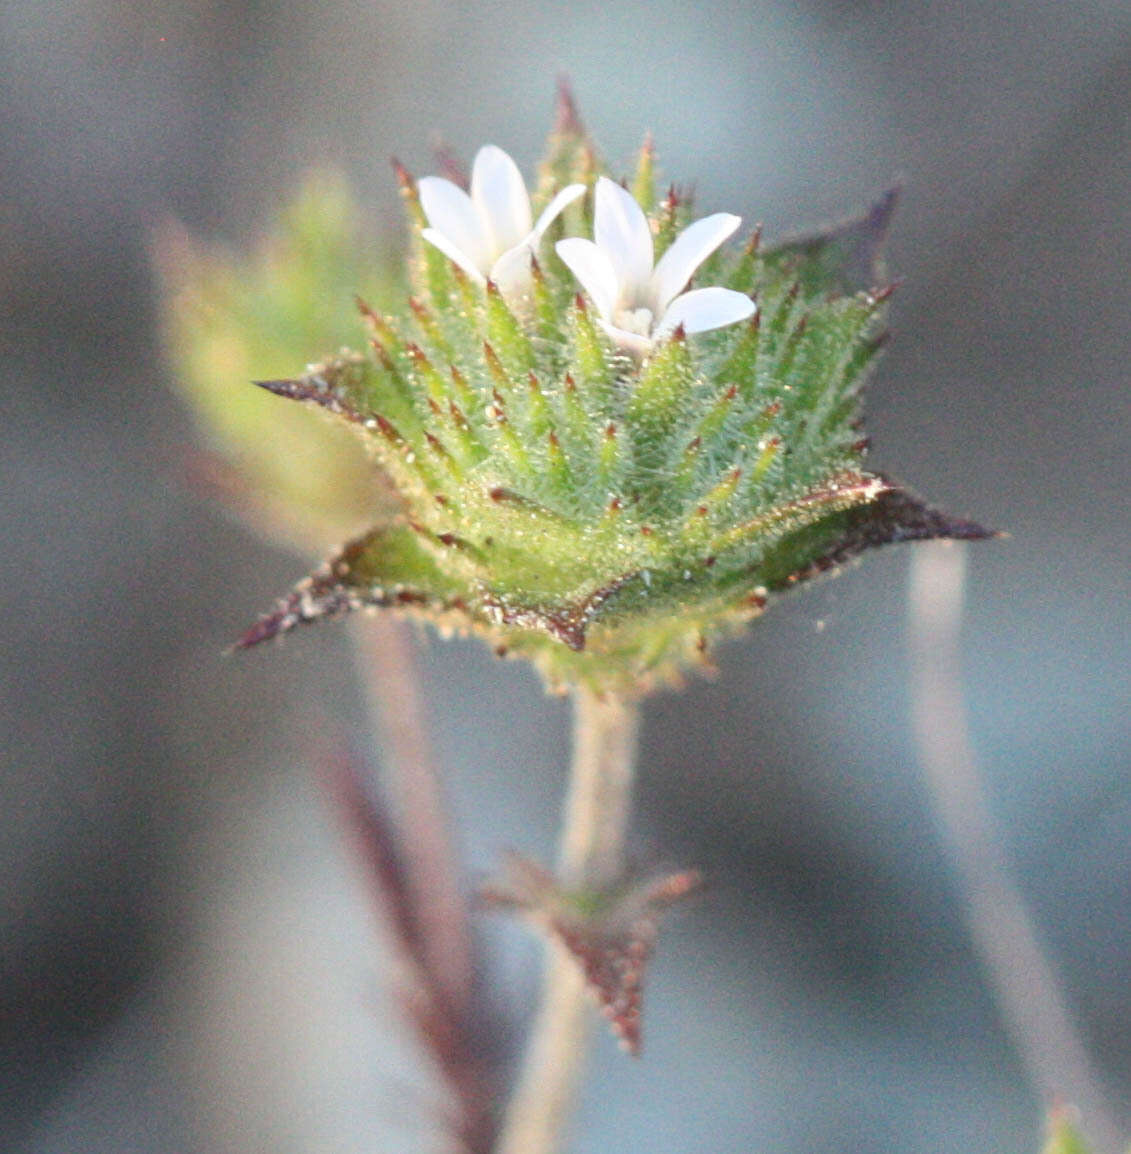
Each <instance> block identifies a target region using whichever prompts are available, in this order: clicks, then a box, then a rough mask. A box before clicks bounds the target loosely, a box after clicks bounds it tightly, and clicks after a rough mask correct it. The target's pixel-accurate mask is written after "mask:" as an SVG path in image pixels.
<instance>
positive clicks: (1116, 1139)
mask: <svg viewBox="0 0 1131 1154" xmlns="http://www.w3.org/2000/svg"><path fill="white" fill-rule="evenodd" d="M965 575H966V550H965V547H964V546H962V545H960V544H958V543H956V542H950V541H946V542H941V543H927V544H923V545H919V546H917V547H916V548H915V550H914V556H913V561H912V571H911V596H910V613H911V622H910V624H911V649H912V654H911V656H912V697H913V710H914V718H915V732H916V738H917V742H918V747H919V759H920V761H921V762H922V765H923V768H924V771H925V773H926V778H927V785H928V787H929V789H930V793H931V800H932V803H933V805H934V809H935V815H936V818H937V820H938V823H939V826H940V827H941V831H942V833H943V836H944V838H945V839H946V841H947V842H948V843H949V848H950V851H951V854H952V855H953V858H954V862H955V865H956V867H957V870H958V876H959V884H960V887H961V891H962V896H963V899H964V901H965V905H966V917H967V921H968V924H969V927H970V933H971V936H972V938H973V940H974V944H975V947H976V948H977V950H978V953H979V954H981V956H982V962H983V964H984V965H985V967H986V969H987V971H988V973H989V977H990V983H991V985H992V987H993V990H994V993H995V994H996V997H997V1004H998V1010H999V1012H1000V1013H1001V1016H1002V1019H1003V1021H1004V1023H1005V1026H1006V1029H1007V1030H1008V1031H1009V1033H1010V1035H1011V1036H1012V1038H1013V1042H1014V1045H1015V1046H1016V1047H1017V1052H1018V1054H1019V1056H1020V1058H1021V1060H1022V1062H1023V1063H1024V1065H1025V1068H1026V1070H1027V1071H1028V1074H1029V1078H1030V1080H1031V1081H1032V1083H1033V1086H1034V1088H1035V1089H1036V1091H1037V1092H1038V1094H1039V1095H1040V1096H1041V1098H1042V1099H1043V1100H1044V1102H1045V1103H1046V1104H1049V1103H1052V1102H1054V1101H1056V1100H1058V1099H1066V1100H1067V1101H1069V1102H1071V1103H1073V1104H1074V1105H1075V1106H1077V1107H1079V1109H1080V1111H1081V1114H1082V1116H1083V1118H1084V1126H1085V1128H1086V1130H1087V1131H1088V1133H1089V1136H1090V1138H1091V1141H1092V1143H1093V1145H1094V1148H1095V1149H1096V1151H1097V1154H1115V1152H1116V1151H1118V1150H1120V1149H1122V1148H1123V1146H1122V1139H1121V1136H1120V1135H1121V1131H1120V1127H1119V1125H1118V1124H1117V1122H1116V1120H1115V1118H1114V1117H1113V1116H1112V1114H1111V1112H1110V1110H1109V1108H1108V1105H1107V1100H1106V1094H1105V1093H1104V1092H1103V1090H1102V1089H1101V1087H1100V1082H1099V1078H1098V1076H1097V1074H1096V1071H1095V1069H1094V1068H1093V1066H1092V1062H1091V1060H1090V1058H1089V1056H1088V1052H1087V1049H1086V1047H1085V1046H1084V1043H1083V1040H1082V1038H1081V1037H1080V1034H1079V1032H1078V1030H1077V1029H1076V1025H1075V1023H1074V1021H1073V1019H1072V1013H1071V1011H1070V1010H1069V1007H1068V1001H1067V999H1066V997H1065V995H1064V991H1063V989H1062V987H1061V985H1060V982H1059V981H1058V979H1057V975H1056V972H1055V970H1054V969H1053V966H1052V964H1051V963H1050V962H1049V960H1048V958H1047V957H1046V956H1045V953H1044V951H1043V950H1042V948H1041V944H1040V939H1039V936H1038V934H1037V930H1036V927H1035V926H1034V924H1033V918H1032V916H1031V914H1030V913H1029V909H1028V907H1027V905H1026V903H1025V899H1024V897H1023V896H1022V894H1021V891H1020V890H1019V889H1018V888H1017V884H1016V882H1015V881H1014V880H1013V877H1012V874H1011V871H1010V868H1009V865H1008V863H1007V861H1006V858H1005V854H1004V853H1003V851H1002V849H1001V845H1000V839H999V837H998V834H997V830H996V828H995V826H994V821H993V818H992V816H991V814H990V808H989V806H988V805H987V803H986V795H985V789H984V787H983V784H982V777H981V773H980V771H979V768H978V762H977V757H976V755H975V752H974V748H973V743H972V741H971V738H970V733H969V729H968V726H967V723H966V703H965V701H964V699H963V692H962V672H961V659H960V651H959V627H960V624H961V618H962V600H963V588H964V584H965Z"/></svg>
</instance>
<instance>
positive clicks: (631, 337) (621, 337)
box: [597, 320, 655, 357]
mask: <svg viewBox="0 0 1131 1154" xmlns="http://www.w3.org/2000/svg"><path fill="white" fill-rule="evenodd" d="M597 323H598V324H599V325H600V326H601V328H603V329H604V330H605V332H606V333H607V334H608V336H609V337H610V338H611V339H612V341H613V343H614V344H615V345H616V346H617V347H618V348H622V349H625V350H626V351H627V352H630V353H632V354H633V355H634V356H638V357H646V356H647V355H648V354H649V353H650V352H651V351H652V346H653V344H654V343H655V342H654V341H653V339H652V338H651V337H646V336H644V335H643V334H641V333H630V332H629V331H628V329H618V328H617V326H616V325H610V324H609V323H608V322H607V321H601V320H599V321H598V322H597Z"/></svg>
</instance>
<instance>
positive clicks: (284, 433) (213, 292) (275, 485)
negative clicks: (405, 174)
mask: <svg viewBox="0 0 1131 1154" xmlns="http://www.w3.org/2000/svg"><path fill="white" fill-rule="evenodd" d="M154 253H155V258H156V261H155V263H156V265H157V269H158V272H159V274H160V277H161V281H162V288H163V301H164V313H163V323H164V330H165V344H166V347H167V348H168V350H169V354H170V358H171V360H172V362H173V365H174V368H175V370H176V371H175V374H174V378H173V379H174V381H175V382H176V384H177V386H178V388H179V390H180V392H181V394H182V396H183V397H184V399H185V401H186V402H187V403H188V405H189V407H190V409H191V410H192V411H193V413H194V415H195V416H196V418H197V421H198V424H199V425H200V427H201V430H202V433H203V438H202V441H203V444H204V448H203V449H202V450H200V451H199V453H198V455H196V456H195V457H194V459H193V465H194V469H193V475H194V478H195V479H197V480H199V481H202V482H204V483H205V484H206V485H209V486H211V487H214V488H216V489H218V490H219V491H220V492H221V493H222V494H223V496H224V497H225V498H226V503H227V505H228V506H229V507H230V508H231V509H232V510H233V511H235V512H237V513H239V514H240V515H242V516H243V518H244V519H245V520H246V521H247V522H248V523H249V524H251V525H252V526H253V527H255V528H256V529H258V530H260V531H262V532H264V533H267V534H268V535H271V536H274V537H277V538H279V539H281V540H283V541H285V542H286V543H288V544H290V545H292V546H294V547H296V548H298V549H299V550H300V551H302V552H306V553H310V552H314V553H323V552H324V551H325V550H326V549H327V548H328V547H329V545H330V544H331V543H332V542H334V541H337V540H341V539H342V537H344V536H349V535H351V534H353V533H356V532H358V531H359V530H360V529H361V528H363V527H364V526H365V525H367V524H369V523H370V522H371V521H372V520H373V518H374V516H380V515H382V513H383V511H384V510H386V509H388V508H390V507H391V504H392V501H391V496H390V492H389V488H388V485H387V484H386V482H385V479H384V478H383V477H382V476H381V475H380V474H379V473H378V472H377V471H375V470H374V469H373V466H372V463H371V460H370V458H369V456H368V455H367V453H366V451H365V447H364V446H363V445H362V444H361V443H360V442H359V441H358V440H357V438H356V437H353V436H351V435H350V434H349V432H348V431H346V430H345V429H342V428H339V427H336V426H335V425H334V424H332V423H331V422H328V421H324V420H321V419H320V418H319V417H318V415H317V414H314V413H310V412H307V411H305V410H303V409H301V408H299V407H298V406H290V407H280V406H278V405H276V404H275V403H274V402H273V401H272V399H271V398H270V397H268V396H265V395H264V394H263V393H262V392H261V391H260V390H258V389H254V388H250V387H249V384H250V382H251V381H252V380H254V379H256V378H257V377H259V376H261V375H263V374H264V373H280V374H281V373H285V372H290V371H292V370H293V368H294V366H295V365H296V364H303V363H305V362H306V361H308V360H310V359H311V358H312V357H326V356H333V355H335V354H336V353H338V352H339V351H340V350H341V348H342V347H343V346H345V345H348V344H350V343H352V342H354V341H355V340H356V337H357V332H356V328H357V326H356V323H355V321H354V319H353V308H352V305H353V300H354V295H355V294H356V293H359V292H363V293H366V294H368V295H372V296H373V297H374V298H376V299H383V298H384V297H385V296H386V295H387V294H389V293H391V292H392V291H394V288H395V286H396V285H397V283H398V278H399V276H400V275H401V270H400V269H399V268H398V267H397V266H396V265H395V264H393V263H392V262H390V260H389V259H388V258H387V257H383V256H382V255H381V251H380V248H379V246H378V244H377V243H376V240H375V238H374V236H373V232H372V229H370V228H367V227H366V226H365V223H364V219H363V216H362V214H361V212H360V211H359V209H358V207H357V204H356V202H355V200H354V197H353V195H352V193H351V192H350V190H349V187H348V185H347V184H346V182H345V180H344V178H343V177H342V176H341V175H340V174H336V173H333V172H330V171H318V172H312V173H310V175H309V176H308V177H307V179H306V181H305V183H304V184H303V185H302V187H301V188H300V189H299V190H298V192H297V194H296V195H295V196H294V197H293V199H292V200H291V201H290V203H289V204H287V206H286V207H285V209H284V210H283V212H282V213H281V214H280V217H279V220H278V222H277V224H276V226H275V229H274V231H273V232H272V233H271V235H270V236H268V237H267V238H266V239H265V240H264V241H263V243H262V244H261V245H260V247H259V249H258V250H257V251H256V252H255V253H254V254H252V255H251V256H250V257H249V256H247V255H246V254H243V253H233V252H230V251H228V250H226V249H224V248H222V247H220V246H218V245H214V244H205V243H202V242H200V241H197V240H196V239H194V238H193V237H191V236H190V235H189V234H188V233H187V232H186V231H185V229H184V228H183V227H182V226H180V225H179V224H177V223H174V222H170V223H168V224H166V226H165V227H164V228H163V229H162V230H161V231H160V232H159V233H158V235H157V237H156V240H155V244H154Z"/></svg>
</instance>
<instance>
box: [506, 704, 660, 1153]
mask: <svg viewBox="0 0 1131 1154" xmlns="http://www.w3.org/2000/svg"><path fill="white" fill-rule="evenodd" d="M573 710H574V714H573V717H574V724H573V764H572V766H571V769H570V782H569V793H568V795H567V797H566V804H565V814H564V819H563V825H562V833H561V845H560V848H559V851H558V878H559V881H560V882H561V884H562V885H564V886H567V887H573V888H581V887H587V886H594V887H597V886H602V885H605V884H608V883H611V882H613V881H615V880H616V879H617V878H618V877H619V875H620V873H621V871H622V869H623V866H624V862H623V857H624V836H625V831H626V829H627V826H628V818H629V812H630V809H631V800H632V779H633V773H634V769H635V764H636V736H637V730H638V728H639V710H638V707H637V706H636V705H635V704H630V703H628V702H625V701H621V700H619V699H618V698H615V697H611V696H606V697H597V696H595V695H594V694H592V693H590V692H588V691H587V690H584V689H577V690H575V691H574V697H573ZM591 1015H592V1011H591V1009H590V1006H589V996H588V994H587V992H586V989H585V981H584V978H583V977H582V974H581V970H580V968H579V967H578V965H577V963H576V962H575V961H574V960H573V959H572V958H570V957H569V956H568V955H567V954H566V953H565V951H564V950H563V949H562V948H561V947H560V946H559V945H558V944H557V943H556V942H553V943H551V944H550V946H549V956H548V958H547V965H546V974H545V979H544V986H543V993H542V1005H541V1008H540V1009H539V1011H538V1017H537V1019H536V1021H535V1023H534V1028H533V1030H532V1032H531V1036H530V1042H529V1044H528V1047H527V1051H526V1057H525V1059H524V1063H523V1069H522V1073H521V1075H520V1078H519V1083H518V1088H517V1089H516V1091H515V1094H514V1097H513V1098H512V1100H511V1104H510V1107H509V1109H508V1111H507V1116H506V1120H505V1122H504V1125H503V1131H502V1137H501V1139H500V1141H499V1145H498V1152H499V1154H555V1152H556V1151H559V1150H561V1149H562V1146H563V1143H564V1141H565V1132H566V1129H567V1126H568V1122H569V1118H570V1115H571V1113H572V1111H573V1104H574V1100H575V1099H576V1097H577V1091H578V1088H579V1086H580V1082H581V1074H582V1069H583V1067H584V1062H585V1048H586V1041H587V1039H588V1036H589V1027H590V1021H591Z"/></svg>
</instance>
